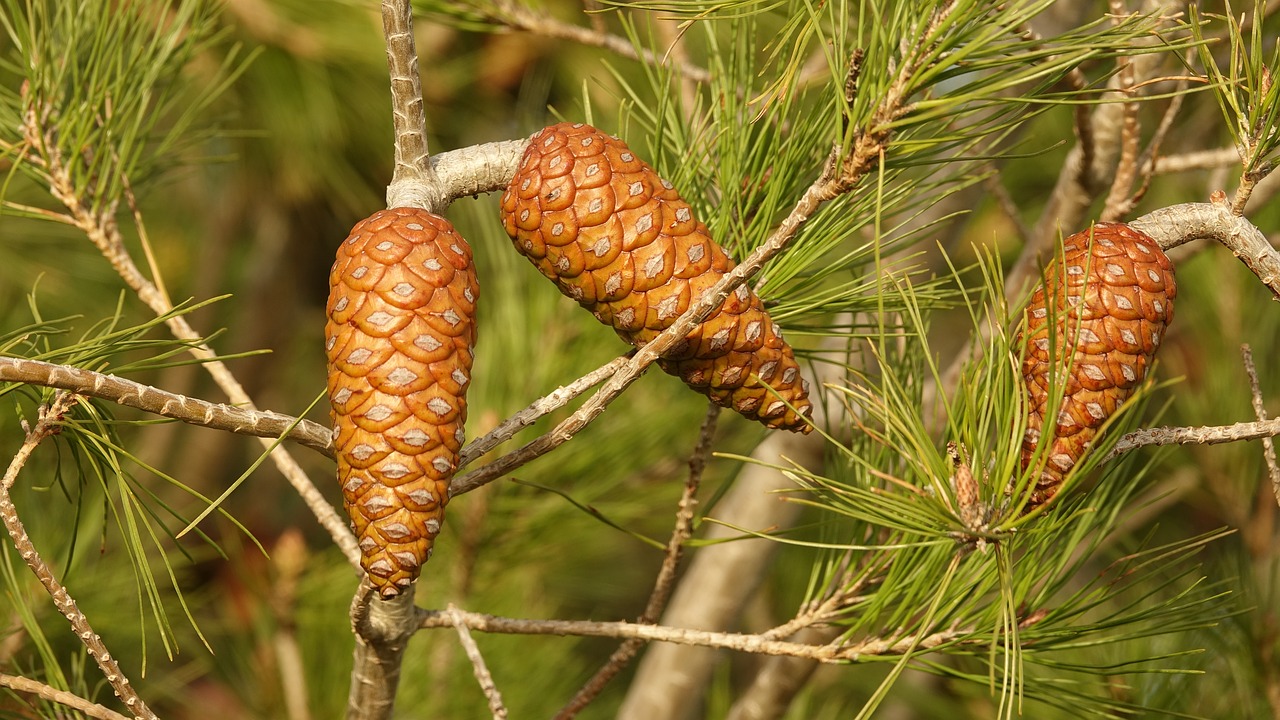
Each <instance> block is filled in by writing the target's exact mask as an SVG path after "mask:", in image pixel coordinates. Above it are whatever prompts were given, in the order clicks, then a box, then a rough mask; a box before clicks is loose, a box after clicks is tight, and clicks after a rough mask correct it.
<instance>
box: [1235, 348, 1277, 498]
mask: <svg viewBox="0 0 1280 720" xmlns="http://www.w3.org/2000/svg"><path fill="white" fill-rule="evenodd" d="M1240 354H1241V355H1242V356H1243V359H1244V371H1245V373H1246V374H1248V376H1249V391H1250V394H1251V395H1252V396H1253V414H1254V415H1256V416H1257V417H1258V422H1266V421H1267V408H1266V406H1265V405H1263V404H1262V390H1261V388H1260V387H1259V386H1258V369H1257V368H1256V367H1254V365H1253V349H1252V348H1250V347H1249V346H1248V345H1241V346H1240ZM1262 457H1263V458H1265V459H1266V462H1267V474H1269V475H1270V476H1271V491H1272V493H1274V494H1275V496H1276V503H1277V504H1280V467H1278V466H1277V465H1276V445H1275V443H1274V442H1272V440H1271V438H1270V437H1269V436H1268V437H1264V438H1262Z"/></svg>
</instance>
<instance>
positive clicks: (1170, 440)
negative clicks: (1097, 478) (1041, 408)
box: [1105, 418, 1280, 460]
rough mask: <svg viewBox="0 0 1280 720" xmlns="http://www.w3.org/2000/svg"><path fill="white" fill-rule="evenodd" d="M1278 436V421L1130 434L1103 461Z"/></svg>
mask: <svg viewBox="0 0 1280 720" xmlns="http://www.w3.org/2000/svg"><path fill="white" fill-rule="evenodd" d="M1277 435H1280V418H1272V419H1270V420H1267V421H1265V422H1263V421H1256V422H1240V423H1236V424H1234V425H1206V426H1203V427H1155V428H1143V429H1141V430H1134V431H1133V432H1131V433H1128V434H1127V435H1125V436H1124V437H1122V438H1120V440H1119V441H1118V442H1117V443H1116V445H1115V447H1114V448H1112V449H1111V452H1109V453H1107V456H1106V458H1105V460H1111V459H1113V458H1116V457H1119V456H1120V455H1123V454H1125V453H1127V452H1129V451H1130V450H1136V449H1138V448H1140V447H1145V446H1147V445H1221V444H1223V443H1232V442H1241V441H1244V440H1260V439H1262V438H1266V437H1276V436H1277Z"/></svg>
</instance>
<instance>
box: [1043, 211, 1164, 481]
mask: <svg viewBox="0 0 1280 720" xmlns="http://www.w3.org/2000/svg"><path fill="white" fill-rule="evenodd" d="M1063 268H1065V271H1064V270H1063ZM1177 294H1178V286H1177V283H1176V282H1175V281H1174V273H1173V264H1172V263H1170V262H1169V258H1168V257H1167V256H1165V254H1164V251H1162V250H1161V249H1160V246H1159V245H1157V244H1156V241H1155V240H1153V239H1151V238H1150V237H1148V236H1146V235H1144V234H1143V233H1141V232H1138V231H1137V230H1134V229H1133V228H1131V227H1129V226H1128V225H1124V224H1122V223H1098V224H1096V225H1094V227H1093V229H1092V230H1085V231H1083V232H1079V233H1076V234H1075V235H1072V236H1071V237H1069V238H1067V239H1066V241H1065V242H1064V243H1063V256H1062V260H1061V262H1060V263H1059V262H1054V263H1053V264H1051V265H1050V266H1049V267H1048V268H1047V269H1046V270H1045V278H1044V286H1043V287H1041V288H1040V289H1039V290H1037V291H1036V293H1035V295H1033V296H1032V298H1031V304H1030V305H1028V306H1027V310H1026V315H1027V317H1026V320H1027V322H1026V329H1025V331H1024V333H1025V335H1024V338H1025V339H1024V340H1023V342H1025V343H1026V357H1025V359H1024V360H1023V363H1022V376H1023V381H1024V383H1025V384H1026V389H1027V395H1028V399H1029V401H1030V415H1029V416H1028V418H1027V431H1026V435H1025V436H1024V438H1023V440H1022V466H1023V468H1024V469H1025V468H1026V467H1027V466H1029V465H1030V464H1031V460H1032V455H1033V454H1034V453H1035V450H1036V446H1037V445H1038V444H1039V442H1040V434H1041V431H1042V430H1043V428H1044V421H1045V414H1046V413H1047V412H1048V407H1049V393H1050V385H1051V384H1053V383H1051V373H1054V372H1055V370H1056V371H1058V372H1061V371H1062V370H1064V369H1065V370H1069V374H1068V375H1067V376H1066V377H1065V379H1064V380H1060V381H1059V382H1058V383H1057V390H1058V392H1060V393H1063V397H1062V401H1061V403H1060V404H1059V407H1058V416H1057V422H1056V428H1055V430H1054V438H1053V442H1052V443H1051V444H1050V445H1049V446H1048V447H1047V448H1045V451H1044V453H1045V454H1044V456H1043V457H1044V458H1045V460H1044V470H1043V471H1042V472H1041V475H1040V478H1039V480H1038V481H1037V483H1036V488H1035V490H1034V491H1033V493H1032V496H1031V502H1030V506H1031V507H1035V506H1038V505H1042V504H1044V503H1046V502H1048V501H1049V499H1050V498H1052V497H1053V496H1054V495H1055V494H1056V493H1057V492H1058V489H1059V488H1060V487H1061V485H1062V480H1063V478H1064V477H1065V476H1066V475H1067V473H1068V472H1070V471H1071V469H1072V468H1073V467H1075V464H1076V463H1077V462H1079V460H1080V458H1081V457H1083V455H1084V453H1085V451H1087V450H1088V449H1089V445H1090V444H1091V443H1092V442H1093V440H1094V437H1095V436H1096V435H1097V432H1098V429H1099V428H1101V427H1102V424H1103V423H1104V422H1106V420H1107V418H1109V417H1111V415H1112V413H1114V412H1115V411H1116V409H1117V408H1118V407H1120V405H1122V404H1123V403H1124V402H1125V400H1127V399H1129V397H1130V396H1131V395H1132V394H1133V393H1134V391H1135V390H1136V389H1137V388H1138V386H1139V385H1141V384H1142V381H1143V378H1145V377H1146V374H1147V369H1148V368H1149V367H1150V365H1151V361H1152V358H1153V357H1154V356H1155V353H1156V349H1157V348H1159V347H1160V341H1161V340H1162V339H1163V337H1164V331H1165V328H1167V327H1168V325H1169V322H1170V321H1171V320H1172V319H1173V299H1174V297H1175V296H1176V295H1177ZM1051 308H1052V310H1051ZM1051 321H1052V322H1053V323H1054V325H1053V326H1052V327H1051V326H1050V325H1049V323H1050V322H1051ZM1050 330H1052V331H1053V333H1054V336H1053V339H1052V340H1051V339H1050V335H1049V333H1050ZM1051 352H1054V353H1055V355H1054V356H1051V355H1050V353H1051ZM1068 362H1069V363H1070V365H1069V366H1068Z"/></svg>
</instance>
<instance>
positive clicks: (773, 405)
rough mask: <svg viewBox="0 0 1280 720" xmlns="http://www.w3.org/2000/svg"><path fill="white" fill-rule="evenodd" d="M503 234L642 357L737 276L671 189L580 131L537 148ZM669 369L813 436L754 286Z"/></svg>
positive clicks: (787, 358) (609, 140) (778, 337)
mask: <svg viewBox="0 0 1280 720" xmlns="http://www.w3.org/2000/svg"><path fill="white" fill-rule="evenodd" d="M502 222H503V224H504V225H505V226H506V229H507V234H508V235H510V236H511V238H512V240H513V241H514V242H515V246H516V249H517V250H518V251H520V253H521V254H523V255H524V256H525V257H527V258H529V260H530V261H531V262H533V264H534V265H535V266H537V268H538V269H539V270H540V271H542V274H543V275H546V276H547V277H548V278H550V279H551V280H553V281H554V282H555V283H556V285H557V286H559V288H560V291H561V292H563V293H564V294H565V295H567V296H569V297H570V298H573V299H574V300H577V301H578V303H579V304H581V305H582V306H583V307H585V308H587V309H588V310H590V311H591V312H592V314H594V315H595V316H596V318H597V319H598V320H600V322H602V323H605V324H606V325H611V326H612V327H613V328H614V330H616V331H617V333H618V335H620V336H621V337H622V339H624V340H626V341H627V342H629V343H631V344H632V345H635V346H637V347H639V346H643V345H644V344H646V343H648V342H650V341H652V340H653V339H654V338H656V337H657V336H658V335H659V334H660V333H661V332H662V331H663V330H664V329H666V328H667V327H670V326H671V324H672V323H674V322H675V320H676V318H678V317H680V315H681V314H682V313H684V312H685V311H686V310H688V308H689V304H690V303H691V302H693V301H695V300H696V299H697V298H698V297H699V296H700V295H701V293H703V292H704V291H706V289H707V288H709V287H711V286H712V285H713V284H715V282H716V281H717V280H719V279H720V278H721V277H723V276H724V274H725V273H728V272H729V271H730V270H732V269H733V267H734V262H733V260H731V259H729V256H728V255H727V254H725V252H724V249H723V248H721V247H720V246H719V245H717V244H716V243H715V241H714V240H712V239H711V236H710V235H709V234H708V233H707V228H706V226H705V225H703V224H702V223H701V222H698V221H697V220H695V219H694V218H693V213H692V211H691V209H690V207H689V204H688V203H686V202H685V201H684V200H682V199H681V198H680V194H679V193H678V192H676V191H675V189H674V188H672V186H671V183H669V182H667V181H666V180H663V179H662V178H660V177H658V174H657V173H656V172H654V170H653V168H651V167H649V166H648V165H647V164H645V163H644V161H642V160H640V159H639V158H637V157H635V155H633V154H632V153H631V151H630V149H628V148H627V145H626V143H623V142H622V141H621V140H618V139H617V138H614V137H611V136H609V135H605V134H604V133H602V132H600V131H599V130H596V129H595V128H593V127H591V126H590V125H584V124H581V123H576V124H569V123H560V124H558V125H552V126H551V127H548V128H545V129H543V130H542V131H540V132H538V133H537V134H535V135H534V136H533V138H532V139H531V140H530V142H529V147H528V149H526V150H525V153H524V157H523V158H522V161H521V164H520V169H519V170H517V171H516V174H515V177H514V178H512V180H511V184H510V185H509V186H508V187H507V191H506V192H505V193H504V194H503V196H502ZM658 362H659V365H660V366H661V367H662V369H663V370H665V371H667V372H668V373H671V374H672V375H676V376H678V377H680V378H681V379H683V380H684V381H685V383H687V384H688V385H689V386H690V387H692V388H694V389H695V390H697V391H698V392H701V393H703V394H704V395H707V396H708V397H710V398H711V399H712V400H713V401H715V402H716V403H717V404H719V405H722V406H724V407H729V408H733V409H734V410H736V411H738V412H739V413H742V414H743V415H745V416H747V417H748V418H751V419H753V420H759V421H760V422H762V423H764V424H765V425H767V426H769V427H772V428H782V429H786V430H794V431H799V432H804V433H807V432H809V431H810V430H811V429H812V427H811V426H810V425H809V424H808V423H807V422H806V418H807V416H808V415H809V414H810V413H811V412H812V410H813V407H812V404H811V403H810V401H809V399H808V383H806V382H805V381H804V380H803V379H802V378H801V377H800V367H799V366H798V365H797V364H796V360H795V356H794V354H793V353H792V350H791V347H790V346H789V345H787V343H786V342H784V341H783V339H782V334H781V332H780V331H779V330H778V328H777V326H776V325H774V323H773V320H772V319H770V317H769V315H768V313H766V312H765V310H764V304H763V303H762V302H761V301H760V298H759V297H757V296H756V294H755V293H753V292H751V290H750V289H749V288H747V287H746V286H745V285H743V286H740V287H739V288H738V290H737V291H736V292H735V293H734V294H733V295H730V296H729V298H728V299H727V300H726V301H725V302H724V303H723V304H722V305H721V306H720V307H719V308H717V309H716V311H715V312H713V313H712V314H711V315H710V316H709V317H708V318H707V320H706V321H705V322H703V323H702V324H701V325H699V326H698V327H697V328H695V329H694V330H693V332H691V333H689V335H688V336H687V337H686V338H685V340H683V341H681V343H679V344H677V345H676V346H675V347H673V348H672V349H671V351H670V352H668V353H667V354H666V355H665V356H664V357H662V358H661V359H660V360H659V361H658ZM766 386H767V387H766ZM770 389H772V391H773V392H772V393H771V392H770ZM774 393H776V395H775V394H774ZM779 398H782V399H779ZM784 401H785V402H784ZM788 405H790V406H791V408H788V407H787V406H788Z"/></svg>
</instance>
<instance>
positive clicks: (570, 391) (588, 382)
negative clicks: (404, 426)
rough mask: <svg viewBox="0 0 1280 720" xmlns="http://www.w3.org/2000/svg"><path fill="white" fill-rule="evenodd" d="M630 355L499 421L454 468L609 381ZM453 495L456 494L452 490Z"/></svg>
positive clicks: (601, 367)
mask: <svg viewBox="0 0 1280 720" xmlns="http://www.w3.org/2000/svg"><path fill="white" fill-rule="evenodd" d="M630 358H631V356H630V355H621V356H619V357H616V358H614V359H613V360H610V361H609V362H607V363H605V364H604V365H602V366H600V367H598V368H596V369H595V370H592V371H591V372H589V373H587V374H586V375H583V376H582V377H580V378H578V379H577V380H574V381H573V382H571V383H569V384H568V385H565V386H563V387H559V388H556V389H555V390H554V391H552V392H551V393H549V394H547V395H544V396H542V397H540V398H538V399H537V400H534V401H533V402H532V403H530V404H529V406H528V407H526V408H525V409H523V410H521V411H520V412H518V413H516V414H514V415H512V416H511V417H509V418H507V419H506V420H503V421H502V422H501V423H500V424H499V425H498V427H496V428H494V429H493V430H490V431H489V432H488V433H486V434H485V435H484V436H483V437H480V438H476V439H475V440H474V441H472V442H471V443H470V444H468V445H467V446H466V447H464V448H463V449H462V455H461V456H460V457H459V459H458V467H459V468H463V467H466V466H467V465H468V464H470V463H471V462H472V461H473V460H475V459H476V458H478V457H481V456H483V455H484V454H485V453H487V452H489V451H490V450H492V449H494V448H495V447H497V446H499V445H501V444H502V443H504V442H506V441H507V440H510V439H511V437H512V436H513V435H515V434H516V433H517V432H520V431H521V430H523V429H525V428H527V427H529V426H530V425H532V424H534V423H535V422H537V421H538V420H539V419H540V418H542V417H545V416H546V415H548V414H550V413H553V412H555V411H556V410H559V409H560V408H562V407H564V406H565V405H567V404H568V403H569V401H571V400H573V399H574V398H576V397H578V396H579V395H581V394H582V393H584V392H586V391H587V390H589V389H591V388H593V387H595V386H596V385H599V384H600V383H602V382H604V381H605V380H607V379H609V378H611V377H613V375H614V373H616V372H618V370H619V369H620V368H621V367H622V366H623V365H626V364H627V360H629V359H630ZM452 492H453V493H454V494H455V495H456V494H458V493H459V492H465V491H460V490H452Z"/></svg>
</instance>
